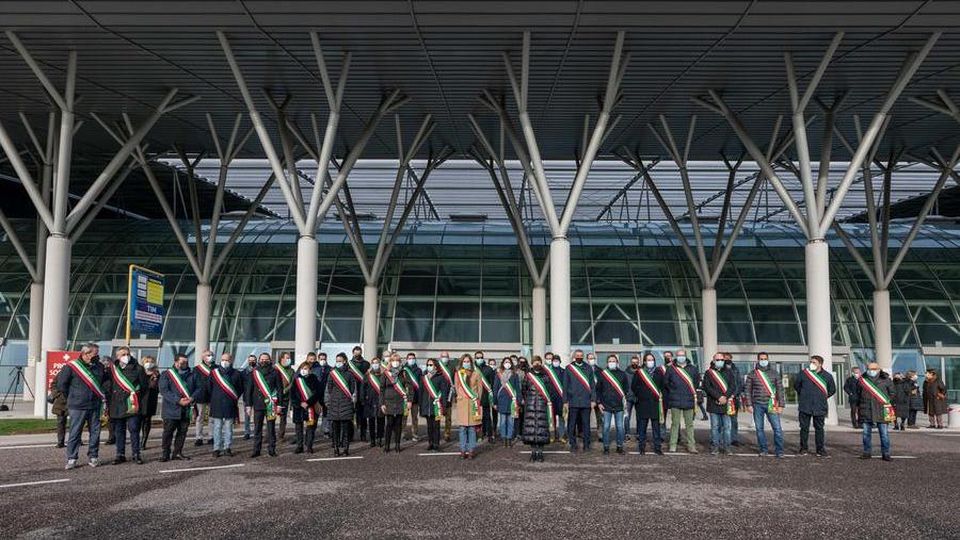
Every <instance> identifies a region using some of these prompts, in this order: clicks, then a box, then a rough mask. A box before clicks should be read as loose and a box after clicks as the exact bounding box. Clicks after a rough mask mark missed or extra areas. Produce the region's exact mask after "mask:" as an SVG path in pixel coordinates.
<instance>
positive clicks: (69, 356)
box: [47, 351, 80, 390]
mask: <svg viewBox="0 0 960 540" xmlns="http://www.w3.org/2000/svg"><path fill="white" fill-rule="evenodd" d="M77 358H80V351H47V389H48V390H49V389H50V386H51V385H53V381H55V380H57V375H59V374H60V370H62V369H63V368H64V367H66V365H67V362H69V361H71V360H76V359H77Z"/></svg>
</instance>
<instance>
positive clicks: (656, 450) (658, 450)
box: [653, 448, 663, 456]
mask: <svg viewBox="0 0 960 540" xmlns="http://www.w3.org/2000/svg"><path fill="white" fill-rule="evenodd" d="M653 453H654V454H656V455H658V456H662V455H663V450H661V449H659V448H657V449H655V450H654V451H653Z"/></svg>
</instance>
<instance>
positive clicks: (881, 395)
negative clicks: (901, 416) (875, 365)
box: [860, 376, 897, 422]
mask: <svg viewBox="0 0 960 540" xmlns="http://www.w3.org/2000/svg"><path fill="white" fill-rule="evenodd" d="M860 385H861V386H863V387H864V388H865V389H866V390H867V393H868V394H870V396H872V397H873V399H875V400H877V401H878V402H879V403H880V407H882V408H883V421H884V422H892V421H893V420H895V419H896V417H897V414H896V412H895V411H894V410H893V405H891V404H890V397H889V396H887V394H886V392H884V391H883V390H882V389H881V388H880V387H879V386H877V385H876V383H874V382H873V381H871V380H870V379H868V378H867V377H865V376H864V377H860Z"/></svg>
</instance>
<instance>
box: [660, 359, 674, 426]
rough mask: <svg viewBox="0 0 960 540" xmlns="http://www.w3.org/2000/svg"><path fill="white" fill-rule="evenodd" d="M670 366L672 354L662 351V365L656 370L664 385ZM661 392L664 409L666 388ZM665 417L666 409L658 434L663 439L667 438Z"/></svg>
mask: <svg viewBox="0 0 960 540" xmlns="http://www.w3.org/2000/svg"><path fill="white" fill-rule="evenodd" d="M672 365H673V353H672V352H670V351H664V353H663V364H660V365H659V366H657V370H658V371H659V372H660V376H661V377H662V378H663V381H664V383H666V381H667V370H668V369H670V366H672ZM663 391H664V407H666V391H667V389H666V387H664V389H663ZM667 416H668V415H667V414H666V409H664V415H663V418H662V419H661V420H660V433H662V434H663V436H664V437H666V436H667Z"/></svg>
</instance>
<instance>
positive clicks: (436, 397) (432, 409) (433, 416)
mask: <svg viewBox="0 0 960 540" xmlns="http://www.w3.org/2000/svg"><path fill="white" fill-rule="evenodd" d="M439 364H440V362H439V360H436V359H433V358H428V359H427V369H426V371H424V373H423V377H421V379H420V403H419V406H420V416H422V417H424V418H425V419H426V420H427V442H428V445H427V451H433V452H439V451H440V431H441V426H442V424H443V417H444V414H445V413H446V411H447V409H449V408H450V384H449V383H448V382H447V379H446V377H444V375H443V373H441V371H440V368H439V366H438V365H439Z"/></svg>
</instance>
